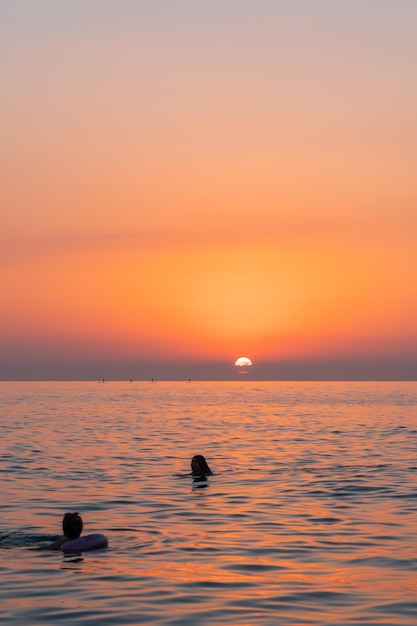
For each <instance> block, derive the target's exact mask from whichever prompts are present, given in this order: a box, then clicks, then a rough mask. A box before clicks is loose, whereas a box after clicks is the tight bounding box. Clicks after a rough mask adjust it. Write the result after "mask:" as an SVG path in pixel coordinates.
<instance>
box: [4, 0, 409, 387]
mask: <svg viewBox="0 0 417 626" xmlns="http://www.w3.org/2000/svg"><path fill="white" fill-rule="evenodd" d="M206 4H207V3H195V2H191V0H187V1H185V0H180V1H177V0H172V1H171V2H168V1H162V0H155V1H152V2H151V1H150V0H149V1H144V2H138V3H136V2H131V1H130V0H121V1H120V2H106V3H103V2H99V1H98V0H90V1H89V2H88V3H85V2H82V1H81V0H74V1H73V2H71V3H56V2H54V1H53V0H44V1H42V2H41V3H37V4H36V6H35V5H34V4H30V3H26V4H23V3H21V2H14V1H12V0H5V1H4V2H3V3H2V4H1V6H0V30H1V37H0V40H1V44H0V46H1V48H2V50H1V54H0V59H1V60H0V64H1V66H2V67H1V70H2V76H3V77H4V78H3V79H2V91H3V98H2V104H1V118H0V119H1V124H2V129H1V131H2V138H3V139H2V142H1V145H0V155H1V164H2V167H1V170H0V176H1V179H2V180H1V186H0V188H1V191H0V194H1V205H2V211H1V218H0V219H1V230H0V246H1V247H0V253H1V257H2V258H1V269H0V272H1V273H0V280H1V285H2V298H1V302H0V378H1V377H5V378H9V377H10V376H11V374H10V371H11V370H10V364H13V372H14V373H16V376H17V377H18V376H19V363H21V364H26V365H27V364H28V363H29V364H31V367H32V370H31V371H32V372H33V378H37V369H36V368H37V364H39V363H42V364H43V365H45V363H48V362H50V363H51V364H52V363H55V364H56V363H58V362H62V363H65V362H66V361H71V362H74V363H76V362H79V363H81V362H84V361H88V360H91V361H102V362H105V361H108V362H109V363H110V362H112V361H115V362H116V361H117V362H118V363H120V362H123V361H124V360H125V361H127V362H132V363H133V362H135V361H138V362H146V361H152V362H156V361H159V362H161V363H163V362H172V361H195V362H202V363H204V362H211V361H225V362H230V363H233V362H234V360H235V358H237V357H238V356H241V355H242V354H243V355H246V356H250V358H252V360H253V361H254V363H256V361H258V362H280V361H283V360H297V359H301V360H306V359H309V360H312V361H314V359H319V360H320V359H323V358H329V359H339V360H343V359H345V358H346V359H351V358H356V359H361V358H369V357H371V358H375V359H379V358H383V359H385V360H389V359H390V358H392V359H394V360H396V359H398V358H402V357H404V358H406V359H414V360H417V288H416V286H415V285H416V281H415V269H416V267H417V246H416V243H415V242H416V234H417V206H416V200H417V185H416V182H415V172H416V145H417V123H416V115H415V111H416V110H417V76H416V72H415V59H416V58H417V39H416V37H415V24H416V18H417V6H416V5H415V4H414V3H410V2H406V1H405V0H399V2H396V3H394V2H391V3H390V2H380V3H376V2H369V3H365V4H364V3H363V2H359V0H345V1H343V0H342V1H341V2H338V3H331V2H327V1H324V0H323V1H322V0H318V1H317V2H315V3H311V2H308V1H307V0H298V1H296V2H291V3H290V2H288V3H284V2H282V3H274V2H270V1H267V0H260V1H259V2H256V3H255V2H237V1H235V2H234V1H231V2H226V3H225V2H220V1H217V0H214V1H213V2H211V3H209V6H205V5H206ZM27 375H28V374H27ZM370 375H371V374H370ZM409 375H412V373H409ZM74 377H76V371H75V373H74Z"/></svg>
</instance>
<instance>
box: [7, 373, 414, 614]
mask: <svg viewBox="0 0 417 626" xmlns="http://www.w3.org/2000/svg"><path fill="white" fill-rule="evenodd" d="M0 450H1V454H0V495H1V500H0V512H1V514H0V557H1V558H0V622H1V623H4V624H25V625H26V624H43V625H48V624H64V625H68V624H71V625H72V624H80V625H82V626H87V625H88V626H92V625H94V626H97V625H102V624H104V625H105V624H164V625H168V624H169V625H172V626H174V625H180V624H181V625H182V624H189V625H200V624H208V625H212V624H221V625H227V624H236V625H240V626H249V625H256V624H261V625H271V626H275V625H277V624H278V625H292V626H299V625H304V624H307V625H322V624H329V625H331V626H351V625H354V624H363V625H367V626H369V625H374V626H375V625H378V626H388V625H389V626H405V625H407V626H411V625H412V626H416V624H417V383H413V382H405V383H386V382H383V383H371V382H366V383H337V382H332V383H323V382H321V383H317V382H314V383H305V382H297V383H288V382H285V383H280V382H265V383H260V382H256V383H255V382H251V381H250V380H239V381H238V382H232V383H231V382H218V383H217V382H190V383H189V382H175V383H168V382H155V383H150V382H132V383H129V382H126V383H121V382H105V383H97V382H89V383H87V382H75V383H68V382H64V383H57V382H54V383H28V382H16V383H9V382H7V383H6V382H2V383H0ZM194 454H203V455H204V456H205V457H206V459H207V461H208V463H209V465H210V467H211V469H212V470H213V472H214V474H213V476H209V477H208V478H207V480H206V481H195V480H193V479H192V477H191V476H190V475H189V472H190V460H191V457H192V456H193V455H194ZM66 511H78V512H79V513H80V514H81V516H82V518H83V520H84V532H83V534H84V535H87V534H90V533H95V532H99V533H103V534H105V535H106V536H107V537H108V540H109V546H108V548H104V549H100V550H96V551H91V552H85V553H82V554H78V555H77V554H73V555H64V554H63V553H62V552H61V551H55V552H53V551H46V550H45V551H40V550H37V549H36V548H38V547H39V546H42V545H45V544H47V543H48V542H49V541H52V540H53V539H54V538H55V537H57V536H58V535H59V534H60V530H61V519H62V516H63V514H64V513H65V512H66Z"/></svg>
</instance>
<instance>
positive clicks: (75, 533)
mask: <svg viewBox="0 0 417 626" xmlns="http://www.w3.org/2000/svg"><path fill="white" fill-rule="evenodd" d="M82 530H83V520H82V519H81V517H80V516H79V515H78V513H65V515H64V517H63V520H62V531H63V533H64V535H65V536H66V537H70V538H71V539H77V538H78V537H79V536H80V535H81V533H82Z"/></svg>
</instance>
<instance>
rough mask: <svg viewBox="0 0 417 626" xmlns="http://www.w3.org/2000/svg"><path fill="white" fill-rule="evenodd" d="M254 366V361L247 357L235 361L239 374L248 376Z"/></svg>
mask: <svg viewBox="0 0 417 626" xmlns="http://www.w3.org/2000/svg"><path fill="white" fill-rule="evenodd" d="M251 366H252V361H251V360H250V359H248V357H247V356H240V357H239V358H238V359H236V361H235V368H236V371H237V372H238V373H239V374H247V373H248V371H249V368H250V367H251Z"/></svg>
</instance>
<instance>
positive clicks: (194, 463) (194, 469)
mask: <svg viewBox="0 0 417 626" xmlns="http://www.w3.org/2000/svg"><path fill="white" fill-rule="evenodd" d="M211 474H213V472H212V471H211V469H210V468H209V466H208V464H207V461H206V459H205V458H204V457H203V455H202V454H196V455H195V456H193V458H192V459H191V475H192V476H210V475H211Z"/></svg>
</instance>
